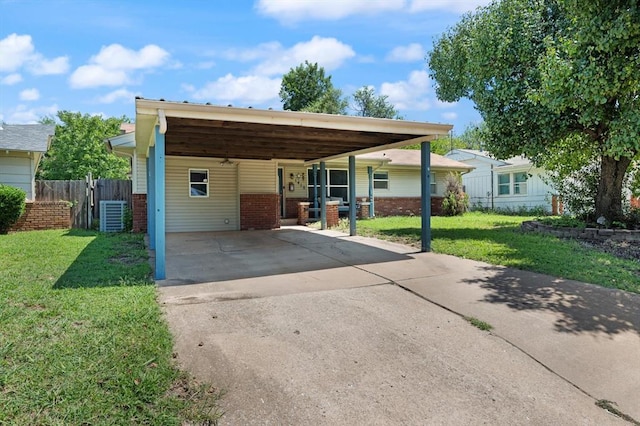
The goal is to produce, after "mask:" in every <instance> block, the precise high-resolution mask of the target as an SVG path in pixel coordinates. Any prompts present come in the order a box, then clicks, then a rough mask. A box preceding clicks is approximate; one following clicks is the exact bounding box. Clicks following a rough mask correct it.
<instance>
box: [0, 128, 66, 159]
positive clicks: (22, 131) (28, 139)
mask: <svg viewBox="0 0 640 426" xmlns="http://www.w3.org/2000/svg"><path fill="white" fill-rule="evenodd" d="M55 129H56V126H54V125H49V124H2V125H1V126H0V149H8V150H11V151H32V152H47V149H48V148H49V136H53V135H54V134H55Z"/></svg>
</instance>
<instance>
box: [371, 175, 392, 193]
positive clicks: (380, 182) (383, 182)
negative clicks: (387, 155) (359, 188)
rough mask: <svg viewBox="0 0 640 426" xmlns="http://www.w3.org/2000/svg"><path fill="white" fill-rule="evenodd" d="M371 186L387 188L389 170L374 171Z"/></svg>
mask: <svg viewBox="0 0 640 426" xmlns="http://www.w3.org/2000/svg"><path fill="white" fill-rule="evenodd" d="M373 187H374V188H375V189H389V172H374V173H373Z"/></svg>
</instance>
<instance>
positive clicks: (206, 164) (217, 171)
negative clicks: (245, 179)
mask: <svg viewBox="0 0 640 426" xmlns="http://www.w3.org/2000/svg"><path fill="white" fill-rule="evenodd" d="M166 162H167V164H166V206H167V214H166V227H167V232H196V231H228V230H238V229H240V226H239V223H238V217H239V211H238V185H237V181H238V179H237V173H238V171H237V166H236V165H225V166H221V165H220V160H214V159H207V158H187V157H167V161H166ZM190 168H191V169H193V168H196V169H208V170H209V197H207V198H192V197H190V196H189V169H190ZM225 220H227V221H228V222H229V223H225Z"/></svg>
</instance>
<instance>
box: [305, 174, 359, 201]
mask: <svg viewBox="0 0 640 426" xmlns="http://www.w3.org/2000/svg"><path fill="white" fill-rule="evenodd" d="M326 172H327V197H340V198H342V199H343V200H344V201H345V202H348V201H349V172H348V171H347V170H341V169H329V170H327V171H326ZM307 182H308V186H307V188H308V189H309V199H312V198H313V193H314V185H313V183H314V179H313V169H309V173H308V181H307ZM315 182H316V188H317V189H316V193H317V194H318V197H320V170H318V174H317V175H316V180H315Z"/></svg>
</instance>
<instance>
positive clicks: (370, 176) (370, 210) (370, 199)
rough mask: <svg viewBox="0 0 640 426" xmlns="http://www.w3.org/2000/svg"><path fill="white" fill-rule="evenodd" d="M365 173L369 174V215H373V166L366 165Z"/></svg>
mask: <svg viewBox="0 0 640 426" xmlns="http://www.w3.org/2000/svg"><path fill="white" fill-rule="evenodd" d="M367 174H368V175H369V217H373V216H375V213H374V209H373V167H371V166H367Z"/></svg>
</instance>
